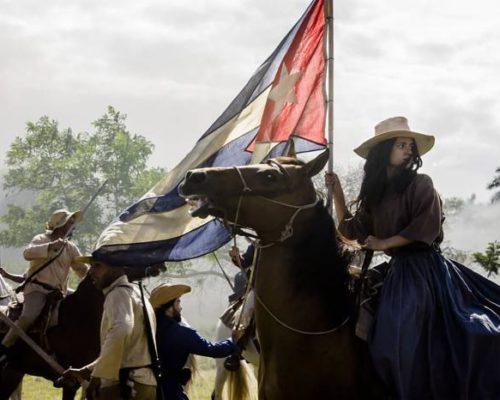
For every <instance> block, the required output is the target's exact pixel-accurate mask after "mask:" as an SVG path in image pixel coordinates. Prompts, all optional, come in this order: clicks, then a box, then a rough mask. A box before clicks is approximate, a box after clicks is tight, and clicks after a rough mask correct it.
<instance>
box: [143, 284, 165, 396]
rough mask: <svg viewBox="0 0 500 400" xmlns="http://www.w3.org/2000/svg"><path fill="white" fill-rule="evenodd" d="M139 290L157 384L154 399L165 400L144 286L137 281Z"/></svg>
mask: <svg viewBox="0 0 500 400" xmlns="http://www.w3.org/2000/svg"><path fill="white" fill-rule="evenodd" d="M139 289H140V291H141V300H142V310H143V314H144V328H145V330H146V337H147V339H148V350H149V355H150V357H151V369H152V370H153V373H154V375H155V378H156V383H157V386H156V398H157V399H158V400H165V394H164V393H163V387H162V385H161V384H162V381H163V378H164V374H163V368H162V366H161V361H160V358H159V357H158V351H157V350H156V344H155V340H154V337H153V330H152V329H151V321H150V320H149V314H148V310H147V307H146V299H145V298H144V286H143V285H142V281H139Z"/></svg>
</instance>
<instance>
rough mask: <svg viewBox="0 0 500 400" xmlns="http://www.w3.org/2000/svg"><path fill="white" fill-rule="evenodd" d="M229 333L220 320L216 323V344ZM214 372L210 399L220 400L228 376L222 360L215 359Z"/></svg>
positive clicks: (228, 335)
mask: <svg viewBox="0 0 500 400" xmlns="http://www.w3.org/2000/svg"><path fill="white" fill-rule="evenodd" d="M231 333H232V332H231V329H229V328H228V327H227V326H226V325H224V324H223V323H222V321H221V320H218V321H217V327H216V328H215V340H216V341H217V342H218V341H220V340H224V339H227V338H228V337H230V336H231ZM215 370H216V372H215V382H214V390H213V392H212V399H214V400H221V399H222V392H223V389H224V383H225V382H226V379H227V375H228V373H227V371H226V369H225V368H224V359H215Z"/></svg>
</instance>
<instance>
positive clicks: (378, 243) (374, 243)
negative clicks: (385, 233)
mask: <svg viewBox="0 0 500 400" xmlns="http://www.w3.org/2000/svg"><path fill="white" fill-rule="evenodd" d="M362 247H363V248H364V249H370V250H375V251H386V250H388V249H389V246H388V245H387V241H386V240H384V239H379V238H376V237H375V236H368V237H367V238H366V240H365V243H364V244H363V246H362Z"/></svg>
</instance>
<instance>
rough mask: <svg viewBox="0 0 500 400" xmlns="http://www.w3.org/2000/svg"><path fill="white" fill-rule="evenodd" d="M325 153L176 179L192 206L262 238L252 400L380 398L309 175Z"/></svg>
mask: <svg viewBox="0 0 500 400" xmlns="http://www.w3.org/2000/svg"><path fill="white" fill-rule="evenodd" d="M327 159H328V154H327V152H324V153H322V154H321V155H320V156H318V157H317V158H316V159H314V160H312V161H310V162H308V163H303V162H301V161H298V160H296V159H294V158H278V159H276V160H271V161H270V162H268V163H266V164H258V165H249V166H243V167H233V168H203V169H196V170H192V171H190V172H188V173H187V175H186V178H185V180H184V182H183V184H182V186H181V187H180V193H181V194H182V195H183V196H185V197H187V198H190V199H192V200H196V201H197V202H198V206H197V208H195V209H194V210H192V213H193V215H196V216H199V217H202V218H203V217H207V216H208V215H213V216H215V217H219V218H223V219H224V220H225V221H227V222H228V223H229V224H230V225H231V226H233V227H234V226H235V225H236V226H238V227H246V228H251V229H252V230H254V231H255V232H256V234H257V236H258V238H259V240H260V250H259V255H258V260H257V264H256V268H255V272H254V277H253V278H254V279H253V284H254V291H255V296H256V305H255V318H256V323H257V331H258V336H259V339H260V343H261V360H260V370H259V398H260V399H265V400H281V399H287V400H291V399H379V398H383V397H384V396H383V394H382V387H381V386H380V384H379V381H378V380H377V379H376V374H375V371H374V370H373V368H372V365H371V362H370V358H369V355H368V351H367V347H366V344H365V343H364V342H362V341H360V340H359V339H358V338H357V337H356V336H355V335H354V333H353V331H354V329H353V321H352V319H351V315H352V313H353V309H354V305H353V304H354V299H353V295H352V293H351V292H350V291H349V288H348V286H349V285H348V279H349V278H348V273H347V267H348V263H349V258H348V257H347V256H346V255H345V254H344V252H343V251H342V250H341V246H339V244H338V241H337V237H336V235H335V234H334V231H335V230H334V225H333V221H332V218H331V217H330V215H329V214H328V212H327V210H326V208H325V207H324V206H323V204H322V201H318V199H317V193H316V191H315V189H314V186H313V183H312V181H311V178H312V176H314V175H316V174H317V173H319V172H320V171H321V170H322V168H323V167H324V165H325V163H326V161H327Z"/></svg>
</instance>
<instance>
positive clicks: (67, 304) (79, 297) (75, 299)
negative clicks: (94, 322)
mask: <svg viewBox="0 0 500 400" xmlns="http://www.w3.org/2000/svg"><path fill="white" fill-rule="evenodd" d="M103 303H104V296H103V294H102V292H101V291H100V290H98V289H97V288H96V287H95V286H94V285H93V284H92V282H91V281H90V278H89V277H88V276H87V277H85V278H84V280H82V281H81V282H80V284H79V285H78V287H77V288H76V290H75V291H74V292H73V293H72V294H69V295H68V296H66V297H65V298H64V299H63V300H62V303H61V313H60V315H59V317H60V321H61V318H63V319H64V318H69V319H74V318H75V317H76V318H78V316H79V315H86V316H88V317H91V318H92V316H96V317H98V318H99V320H100V316H101V314H102V306H103Z"/></svg>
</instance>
